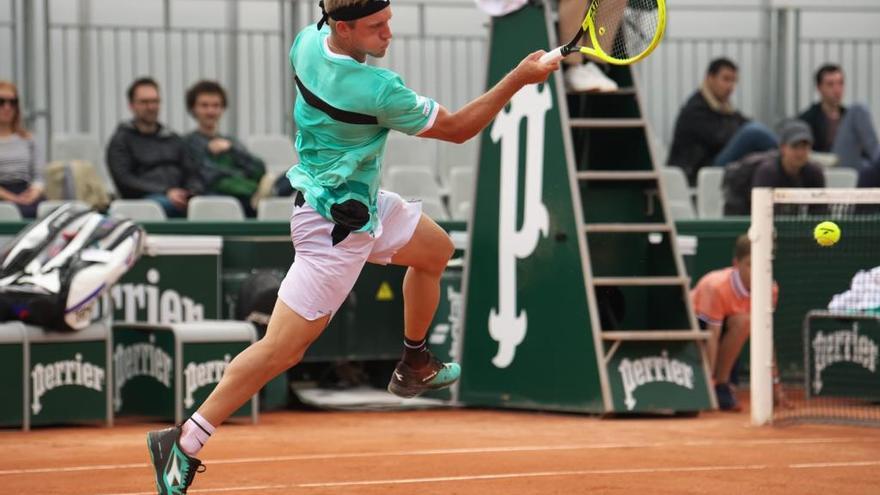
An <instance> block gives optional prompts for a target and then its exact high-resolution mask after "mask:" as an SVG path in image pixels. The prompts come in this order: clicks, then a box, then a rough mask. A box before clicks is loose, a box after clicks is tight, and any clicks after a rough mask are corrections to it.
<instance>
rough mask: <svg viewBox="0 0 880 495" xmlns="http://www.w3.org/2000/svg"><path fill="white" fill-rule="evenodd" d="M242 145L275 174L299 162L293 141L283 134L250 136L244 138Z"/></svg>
mask: <svg viewBox="0 0 880 495" xmlns="http://www.w3.org/2000/svg"><path fill="white" fill-rule="evenodd" d="M244 145H245V146H246V147H247V149H248V151H250V152H251V153H253V154H254V155H256V156H258V157H260V158H261V159H262V160H263V162H265V164H266V170H267V171H271V172H274V173H276V174H283V173H286V172H287V171H288V170H289V169H290V167H292V166H293V165H295V164H297V163H298V162H299V157H297V156H296V148H295V147H294V145H293V141H291V140H290V138H289V137H287V136H285V135H283V134H264V135H256V136H250V137H248V138H247V139H245V140H244Z"/></svg>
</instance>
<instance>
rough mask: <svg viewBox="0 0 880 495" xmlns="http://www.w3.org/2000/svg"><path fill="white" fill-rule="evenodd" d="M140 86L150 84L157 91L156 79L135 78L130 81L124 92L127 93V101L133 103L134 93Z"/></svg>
mask: <svg viewBox="0 0 880 495" xmlns="http://www.w3.org/2000/svg"><path fill="white" fill-rule="evenodd" d="M141 86H152V87H154V88H156V91H159V83H157V82H156V80H155V79H153V78H152V77H141V78H138V79H135V81H134V82H133V83H131V86H129V87H128V91H127V93H126V94H127V95H128V102H129V103H134V93H135V91H137V89H138V88H139V87H141Z"/></svg>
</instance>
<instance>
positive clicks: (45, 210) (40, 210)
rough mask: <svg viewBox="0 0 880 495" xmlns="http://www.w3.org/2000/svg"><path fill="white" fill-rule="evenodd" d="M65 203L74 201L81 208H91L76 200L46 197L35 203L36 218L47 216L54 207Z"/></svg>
mask: <svg viewBox="0 0 880 495" xmlns="http://www.w3.org/2000/svg"><path fill="white" fill-rule="evenodd" d="M66 203H74V204H76V205H79V206H82V207H83V208H91V207H90V206H89V205H87V204H85V203H83V202H82V201H78V200H69V199H47V200H44V201H42V202H41V203H40V204H38V205H37V218H43V217H45V216H47V215H48V214H50V213H52V212H53V211H55V209H56V208H58V207H59V206H61V205H63V204H66Z"/></svg>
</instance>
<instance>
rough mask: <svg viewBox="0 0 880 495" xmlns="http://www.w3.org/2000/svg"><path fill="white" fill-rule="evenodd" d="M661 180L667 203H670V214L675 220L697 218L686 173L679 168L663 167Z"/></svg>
mask: <svg viewBox="0 0 880 495" xmlns="http://www.w3.org/2000/svg"><path fill="white" fill-rule="evenodd" d="M660 180H662V181H663V189H664V191H665V193H666V201H668V204H669V212H670V213H671V214H672V216H673V218H675V219H676V220H684V219H688V218H696V216H697V215H696V213H695V212H694V206H693V202H691V191H690V188H688V183H687V177H685V175H684V171H683V170H682V169H680V168H678V167H663V168H661V169H660ZM687 210H690V211H689V212H688V211H687Z"/></svg>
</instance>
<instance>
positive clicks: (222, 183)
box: [184, 81, 266, 217]
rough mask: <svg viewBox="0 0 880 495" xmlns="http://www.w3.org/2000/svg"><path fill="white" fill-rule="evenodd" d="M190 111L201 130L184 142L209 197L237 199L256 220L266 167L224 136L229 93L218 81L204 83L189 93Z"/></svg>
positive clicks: (187, 95)
mask: <svg viewBox="0 0 880 495" xmlns="http://www.w3.org/2000/svg"><path fill="white" fill-rule="evenodd" d="M186 107H187V109H189V113H190V115H192V116H193V118H195V119H196V122H198V125H199V127H198V129H196V130H194V131H192V132H191V133H189V134H187V135H186V136H185V137H184V140H185V141H186V144H187V149H188V151H189V154H190V158H191V159H192V161H193V162H194V163H195V164H196V166H197V167H198V170H199V174H201V177H202V182H203V183H204V185H205V194H215V195H222V196H234V197H235V198H236V199H238V201H239V202H240V203H241V206H242V207H243V208H244V211H245V213H246V214H247V215H248V216H249V217H254V216H256V214H257V212H256V210H255V209H254V207H253V206H252V205H251V197H253V195H254V193H256V192H257V188H258V187H259V185H260V179H262V177H263V175H264V174H265V173H266V167H265V165H264V164H263V161H262V160H260V159H259V158H257V157H256V156H254V155H252V154H251V153H250V152H248V150H247V148H245V147H244V145H243V144H241V143H240V142H239V141H238V140H236V139H235V138H234V137H232V136H223V135H221V134H220V132H219V124H220V119H221V118H222V117H223V112H224V111H225V110H226V92H225V91H224V90H223V88H222V87H221V86H220V85H219V84H217V83H216V82H214V81H200V82H198V83H196V84H195V85H194V86H193V87H191V88H190V89H189V90H188V91H187V93H186Z"/></svg>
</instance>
